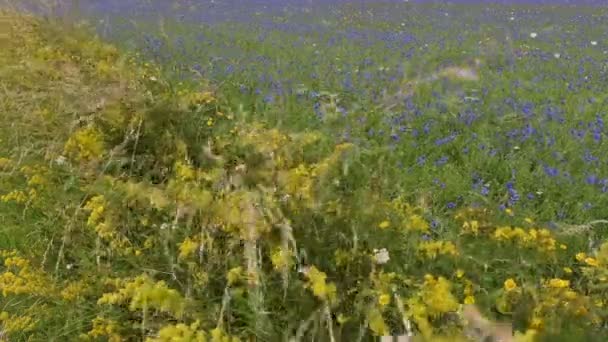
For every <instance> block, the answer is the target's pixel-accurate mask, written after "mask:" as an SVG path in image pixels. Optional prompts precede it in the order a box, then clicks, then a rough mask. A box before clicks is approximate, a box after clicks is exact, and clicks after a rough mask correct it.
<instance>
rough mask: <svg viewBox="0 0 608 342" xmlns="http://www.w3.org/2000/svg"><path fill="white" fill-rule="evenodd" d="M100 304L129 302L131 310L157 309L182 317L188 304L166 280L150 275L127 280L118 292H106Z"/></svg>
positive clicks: (99, 301)
mask: <svg viewBox="0 0 608 342" xmlns="http://www.w3.org/2000/svg"><path fill="white" fill-rule="evenodd" d="M97 303H98V304H111V305H117V304H122V303H128V304H129V309H130V310H131V311H136V310H147V309H156V310H159V311H162V312H167V313H170V314H172V315H173V316H175V317H178V318H179V317H181V316H182V314H183V313H184V309H185V306H186V301H185V299H184V298H183V297H182V296H181V294H180V293H179V292H178V291H177V290H174V289H171V288H169V287H168V286H167V284H166V283H165V282H164V281H158V282H154V281H153V280H152V279H151V278H150V277H149V276H147V275H141V276H138V277H136V278H135V279H133V280H132V281H129V282H127V283H126V284H125V285H124V287H122V288H121V289H119V290H118V291H117V292H111V293H105V294H103V296H102V297H101V298H99V300H98V301H97Z"/></svg>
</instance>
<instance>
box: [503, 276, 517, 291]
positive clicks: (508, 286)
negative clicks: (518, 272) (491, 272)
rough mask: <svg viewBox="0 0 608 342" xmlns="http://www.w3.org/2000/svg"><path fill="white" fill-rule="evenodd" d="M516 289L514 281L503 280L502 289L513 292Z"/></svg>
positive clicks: (510, 279) (511, 279)
mask: <svg viewBox="0 0 608 342" xmlns="http://www.w3.org/2000/svg"><path fill="white" fill-rule="evenodd" d="M516 288H517V283H516V282H515V280H513V278H509V279H507V280H505V283H504V289H505V290H506V291H513V290H515V289H516Z"/></svg>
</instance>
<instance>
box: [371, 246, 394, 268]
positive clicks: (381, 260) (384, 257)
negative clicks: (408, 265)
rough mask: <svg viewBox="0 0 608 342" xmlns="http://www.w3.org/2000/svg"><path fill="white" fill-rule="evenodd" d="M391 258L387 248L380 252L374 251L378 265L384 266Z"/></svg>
mask: <svg viewBox="0 0 608 342" xmlns="http://www.w3.org/2000/svg"><path fill="white" fill-rule="evenodd" d="M390 259H391V258H390V256H389V254H388V251H387V250H386V248H382V249H380V250H377V249H374V261H375V262H376V264H378V265H384V264H386V263H387V262H388V261H389V260H390Z"/></svg>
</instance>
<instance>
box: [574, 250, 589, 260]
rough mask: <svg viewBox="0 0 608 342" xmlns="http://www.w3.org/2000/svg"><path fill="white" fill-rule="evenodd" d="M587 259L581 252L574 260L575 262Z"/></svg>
mask: <svg viewBox="0 0 608 342" xmlns="http://www.w3.org/2000/svg"><path fill="white" fill-rule="evenodd" d="M586 257H587V254H585V253H583V252H581V253H576V260H577V261H581V262H582V261H583V260H585V258H586Z"/></svg>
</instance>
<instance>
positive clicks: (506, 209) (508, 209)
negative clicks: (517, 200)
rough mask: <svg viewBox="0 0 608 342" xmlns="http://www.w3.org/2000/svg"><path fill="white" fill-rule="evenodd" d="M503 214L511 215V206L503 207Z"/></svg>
mask: <svg viewBox="0 0 608 342" xmlns="http://www.w3.org/2000/svg"><path fill="white" fill-rule="evenodd" d="M505 214H507V215H509V216H513V210H512V209H511V208H505Z"/></svg>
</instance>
